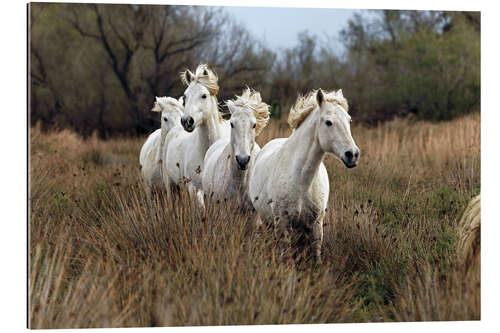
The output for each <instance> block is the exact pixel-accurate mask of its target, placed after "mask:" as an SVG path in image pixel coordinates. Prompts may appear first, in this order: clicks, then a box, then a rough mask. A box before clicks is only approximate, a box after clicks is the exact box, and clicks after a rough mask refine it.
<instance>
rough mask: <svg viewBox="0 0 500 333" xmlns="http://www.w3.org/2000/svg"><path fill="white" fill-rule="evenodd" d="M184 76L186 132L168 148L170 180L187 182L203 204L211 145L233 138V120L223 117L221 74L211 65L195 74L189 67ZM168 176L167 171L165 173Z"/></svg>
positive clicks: (190, 189) (179, 134)
mask: <svg viewBox="0 0 500 333" xmlns="http://www.w3.org/2000/svg"><path fill="white" fill-rule="evenodd" d="M181 79H182V81H183V83H184V84H186V85H187V86H188V87H187V89H186V91H185V92H184V96H183V97H184V116H183V117H182V118H181V123H182V126H183V127H184V129H185V131H186V132H184V133H182V134H181V133H176V135H175V137H173V138H172V141H171V142H169V144H168V147H167V149H166V151H165V162H166V165H165V167H164V170H165V171H166V174H167V175H168V178H167V179H166V181H167V182H173V183H175V184H177V185H178V184H180V183H181V182H186V183H187V186H188V189H189V193H190V195H191V196H192V197H196V198H197V199H198V203H199V204H200V206H202V207H203V206H204V204H203V191H202V190H201V187H202V181H201V174H202V172H203V161H204V159H205V153H206V152H207V150H208V148H209V147H210V146H211V145H212V144H213V143H214V142H215V141H217V140H218V139H220V138H222V137H229V135H230V127H229V122H227V121H225V120H223V119H222V116H221V114H220V112H219V109H218V106H217V97H216V96H217V92H218V91H219V86H218V78H217V75H216V74H215V73H214V72H213V71H212V70H211V69H209V68H208V66H207V65H205V64H203V65H199V66H198V68H197V69H196V71H195V74H193V73H192V72H190V71H189V70H186V71H185V72H183V73H182V74H181ZM164 176H165V173H164Z"/></svg>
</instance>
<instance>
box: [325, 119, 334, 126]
mask: <svg viewBox="0 0 500 333" xmlns="http://www.w3.org/2000/svg"><path fill="white" fill-rule="evenodd" d="M325 124H326V126H332V125H333V124H332V122H331V121H330V120H327V121H326V122H325Z"/></svg>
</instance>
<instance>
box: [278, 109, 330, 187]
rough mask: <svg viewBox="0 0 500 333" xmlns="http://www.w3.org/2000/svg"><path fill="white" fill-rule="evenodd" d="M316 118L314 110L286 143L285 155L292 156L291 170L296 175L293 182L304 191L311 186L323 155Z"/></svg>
mask: <svg viewBox="0 0 500 333" xmlns="http://www.w3.org/2000/svg"><path fill="white" fill-rule="evenodd" d="M318 117H319V113H318V111H317V110H314V111H313V113H311V114H310V115H309V116H308V117H307V118H306V120H305V121H304V122H303V123H302V124H301V125H300V127H299V128H297V129H296V130H295V131H294V132H293V133H292V135H291V136H290V137H289V139H288V140H287V143H286V148H287V152H286V153H287V154H291V156H292V168H293V170H294V174H295V175H296V177H294V180H295V181H296V182H297V184H298V185H299V186H300V187H302V188H303V189H304V190H308V189H309V187H310V186H311V184H312V181H313V179H314V177H315V176H316V174H317V172H318V169H319V166H320V165H321V161H322V160H323V156H324V155H325V152H324V151H323V149H321V147H320V145H319V140H318V137H317V133H316V123H317V118H318Z"/></svg>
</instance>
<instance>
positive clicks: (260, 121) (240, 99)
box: [226, 87, 269, 136]
mask: <svg viewBox="0 0 500 333" xmlns="http://www.w3.org/2000/svg"><path fill="white" fill-rule="evenodd" d="M227 103H233V104H234V105H235V106H239V107H243V108H249V109H250V110H252V112H253V114H254V116H255V119H256V121H257V123H256V124H255V136H258V135H259V134H260V132H262V130H263V129H264V127H266V125H267V123H268V122H269V105H267V104H266V103H264V102H262V97H261V96H260V93H259V92H257V91H255V90H250V88H248V87H247V88H246V89H245V90H244V91H243V93H242V94H241V96H238V95H236V99H235V100H234V101H227V102H226V104H227Z"/></svg>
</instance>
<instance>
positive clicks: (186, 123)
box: [181, 117, 194, 132]
mask: <svg viewBox="0 0 500 333" xmlns="http://www.w3.org/2000/svg"><path fill="white" fill-rule="evenodd" d="M181 125H182V127H183V128H184V130H185V131H186V132H192V131H193V130H194V119H193V117H182V118H181Z"/></svg>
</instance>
